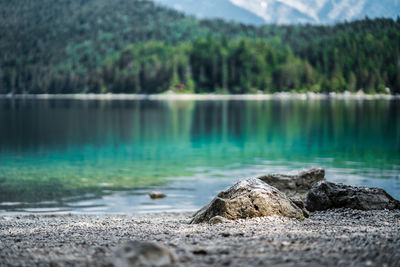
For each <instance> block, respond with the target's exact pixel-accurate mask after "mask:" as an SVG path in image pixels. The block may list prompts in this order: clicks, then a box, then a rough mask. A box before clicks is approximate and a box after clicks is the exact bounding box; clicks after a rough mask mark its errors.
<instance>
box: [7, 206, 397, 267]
mask: <svg viewBox="0 0 400 267" xmlns="http://www.w3.org/2000/svg"><path fill="white" fill-rule="evenodd" d="M190 215H191V213H157V214H142V215H50V216H46V215H26V216H16V215H12V216H1V217H0V240H1V241H0V265H1V266H72V265H73V266H113V265H114V264H113V262H115V258H114V251H115V250H116V248H118V247H119V246H121V244H124V243H125V242H126V241H128V240H141V241H154V242H156V243H158V244H162V245H164V246H166V247H168V248H169V249H171V250H172V251H173V252H174V253H175V254H176V256H177V259H178V263H177V266H337V265H339V266H400V211H398V210H397V211H387V210H383V211H358V210H349V209H338V210H331V211H324V212H314V213H311V215H310V218H306V219H304V220H298V219H289V218H283V217H277V216H270V217H263V218H253V219H246V220H238V221H229V222H226V223H221V224H216V225H209V224H196V225H191V224H188V221H189V219H190Z"/></svg>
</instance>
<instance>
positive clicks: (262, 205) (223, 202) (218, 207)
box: [191, 178, 303, 223]
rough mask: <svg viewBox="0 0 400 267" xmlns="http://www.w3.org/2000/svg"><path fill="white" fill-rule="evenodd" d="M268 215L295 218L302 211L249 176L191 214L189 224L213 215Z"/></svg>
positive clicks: (273, 189) (282, 195)
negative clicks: (191, 217)
mask: <svg viewBox="0 0 400 267" xmlns="http://www.w3.org/2000/svg"><path fill="white" fill-rule="evenodd" d="M270 215H280V216H286V217H292V218H297V217H299V216H302V215H303V211H302V210H301V209H300V208H299V207H297V206H296V205H295V204H294V203H293V202H292V201H291V200H290V199H289V198H287V197H286V196H285V194H283V193H282V192H280V191H279V190H278V189H276V188H275V187H272V186H270V185H268V184H266V183H264V182H263V181H261V180H259V179H254V178H252V179H245V180H241V181H239V182H237V183H236V184H235V185H233V186H232V187H230V188H229V189H227V190H225V191H222V192H220V193H219V194H218V195H217V196H216V197H215V198H214V199H213V200H212V201H211V202H210V203H209V204H208V205H206V206H205V207H203V208H202V209H200V210H199V211H198V212H196V213H195V214H194V216H193V219H192V221H191V223H201V222H208V221H210V219H211V218H213V217H215V216H221V217H224V218H226V219H229V220H236V219H246V218H254V217H262V216H270Z"/></svg>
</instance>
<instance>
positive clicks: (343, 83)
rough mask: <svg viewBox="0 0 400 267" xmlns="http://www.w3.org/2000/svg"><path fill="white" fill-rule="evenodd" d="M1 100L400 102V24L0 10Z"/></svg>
mask: <svg viewBox="0 0 400 267" xmlns="http://www.w3.org/2000/svg"><path fill="white" fill-rule="evenodd" d="M0 51H1V52H0V93H1V94H9V93H11V94H21V93H32V94H39V93H50V94H57V93H64V94H68V93H141V94H150V93H162V92H165V91H167V90H173V91H175V92H185V93H210V92H215V93H232V94H241V93H259V92H264V93H274V92H282V91H287V92H308V91H312V92H344V91H351V92H356V91H358V90H363V91H364V92H366V93H371V94H374V93H388V92H389V91H388V90H387V88H389V89H390V93H392V94H396V93H400V19H399V18H398V19H397V20H393V19H373V20H372V19H369V18H365V19H364V20H361V21H354V22H345V23H339V24H336V25H333V26H312V25H281V26H279V25H266V26H262V27H256V26H251V25H243V24H238V23H233V22H225V21H222V20H218V19H215V20H199V19H196V18H194V17H190V16H185V15H184V14H182V13H180V12H177V11H174V10H170V9H167V8H164V7H160V6H157V5H155V4H154V3H153V2H151V1H139V0H115V1H107V0H59V1H52V0H35V1H30V0H11V1H10V0H0Z"/></svg>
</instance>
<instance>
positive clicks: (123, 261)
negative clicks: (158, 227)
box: [113, 241, 176, 267]
mask: <svg viewBox="0 0 400 267" xmlns="http://www.w3.org/2000/svg"><path fill="white" fill-rule="evenodd" d="M113 262H114V264H115V266H118V267H136V266H169V265H171V264H174V263H176V256H175V255H174V253H173V252H172V251H171V250H169V249H168V248H166V247H164V246H161V245H158V244H156V243H153V242H141V241H128V242H127V243H125V244H124V245H122V246H121V247H120V248H119V249H117V250H116V251H115V253H114V261H113Z"/></svg>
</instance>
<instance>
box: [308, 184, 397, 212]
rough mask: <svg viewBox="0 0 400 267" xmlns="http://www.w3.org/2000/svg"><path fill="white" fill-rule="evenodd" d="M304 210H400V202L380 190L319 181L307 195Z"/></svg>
mask: <svg viewBox="0 0 400 267" xmlns="http://www.w3.org/2000/svg"><path fill="white" fill-rule="evenodd" d="M306 208H307V210H309V211H316V210H327V209H333V208H350V209H358V210H383V209H388V210H393V209H400V201H398V200H396V199H394V198H393V197H392V196H391V195H389V194H388V193H386V191H385V190H383V189H381V188H375V187H364V186H350V185H344V184H335V183H331V182H327V181H321V182H318V183H317V184H315V185H314V186H313V187H312V188H311V190H310V192H309V193H308V195H307V199H306Z"/></svg>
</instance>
